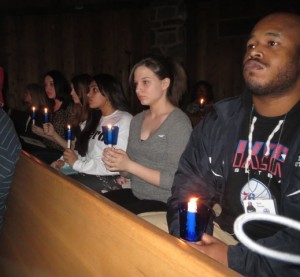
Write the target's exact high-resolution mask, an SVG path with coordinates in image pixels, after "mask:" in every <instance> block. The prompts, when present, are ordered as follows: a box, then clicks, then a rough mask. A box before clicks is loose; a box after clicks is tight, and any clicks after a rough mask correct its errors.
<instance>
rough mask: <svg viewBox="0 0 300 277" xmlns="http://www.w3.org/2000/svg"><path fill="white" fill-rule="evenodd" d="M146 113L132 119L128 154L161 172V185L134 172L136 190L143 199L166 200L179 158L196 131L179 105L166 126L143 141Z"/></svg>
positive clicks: (137, 194) (133, 188)
mask: <svg viewBox="0 0 300 277" xmlns="http://www.w3.org/2000/svg"><path fill="white" fill-rule="evenodd" d="M144 115H145V112H141V113H139V114H137V115H136V116H135V117H134V118H133V119H132V121H131V125H130V132H129V140H128V146H127V153H128V156H129V157H130V159H132V160H133V161H135V162H137V163H139V164H142V165H144V166H146V167H149V168H152V169H155V170H158V171H160V186H159V187H158V186H154V185H151V184H149V183H147V182H145V181H143V180H142V179H140V178H138V177H136V176H134V175H132V176H131V187H132V192H133V194H134V195H135V196H136V197H137V198H139V199H150V200H158V201H162V202H165V203H166V202H167V200H168V198H169V197H170V196H171V187H172V183H173V179H174V175H175V172H176V170H177V167H178V161H179V158H180V156H181V154H182V152H183V151H184V149H185V146H186V144H187V142H188V140H189V138H190V134H191V132H192V126H191V122H190V120H189V118H188V117H187V116H186V114H185V113H184V112H183V111H181V110H180V109H179V108H175V110H174V111H173V112H172V113H171V114H170V115H169V116H168V118H167V119H166V120H165V121H164V122H163V123H162V125H161V126H160V127H159V128H158V129H157V130H156V131H155V132H154V133H153V134H152V135H151V136H150V137H149V138H148V139H147V140H144V141H142V140H141V139H140V138H141V128H142V124H143V119H144Z"/></svg>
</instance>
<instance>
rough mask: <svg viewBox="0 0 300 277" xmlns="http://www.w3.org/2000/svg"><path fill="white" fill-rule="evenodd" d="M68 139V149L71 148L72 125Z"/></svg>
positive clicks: (69, 128) (69, 127)
mask: <svg viewBox="0 0 300 277" xmlns="http://www.w3.org/2000/svg"><path fill="white" fill-rule="evenodd" d="M67 139H68V148H71V139H72V131H71V126H70V125H68V132H67Z"/></svg>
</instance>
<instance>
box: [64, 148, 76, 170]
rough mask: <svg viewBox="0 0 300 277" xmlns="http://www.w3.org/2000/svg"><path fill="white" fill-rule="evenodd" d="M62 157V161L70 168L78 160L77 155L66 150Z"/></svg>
mask: <svg viewBox="0 0 300 277" xmlns="http://www.w3.org/2000/svg"><path fill="white" fill-rule="evenodd" d="M63 157H64V161H65V162H66V163H67V164H69V165H70V166H73V164H74V163H75V162H76V161H77V160H78V157H77V155H76V154H75V153H74V151H73V150H71V149H66V150H65V152H64V156H63Z"/></svg>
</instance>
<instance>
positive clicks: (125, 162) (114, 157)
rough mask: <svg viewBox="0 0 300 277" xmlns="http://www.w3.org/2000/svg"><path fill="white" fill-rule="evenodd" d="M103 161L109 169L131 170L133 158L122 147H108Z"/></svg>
mask: <svg viewBox="0 0 300 277" xmlns="http://www.w3.org/2000/svg"><path fill="white" fill-rule="evenodd" d="M102 161H103V163H104V165H105V167H106V169H107V170H109V171H126V172H127V171H129V166H130V164H131V162H132V161H131V160H130V159H129V157H128V155H127V153H126V152H125V151H123V150H121V149H115V148H112V147H107V148H105V149H104V151H103V157H102Z"/></svg>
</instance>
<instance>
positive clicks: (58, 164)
mask: <svg viewBox="0 0 300 277" xmlns="http://www.w3.org/2000/svg"><path fill="white" fill-rule="evenodd" d="M64 165H65V162H64V161H63V160H57V161H54V162H52V163H51V166H52V167H54V168H58V169H59V168H62V167H63V166H64Z"/></svg>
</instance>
